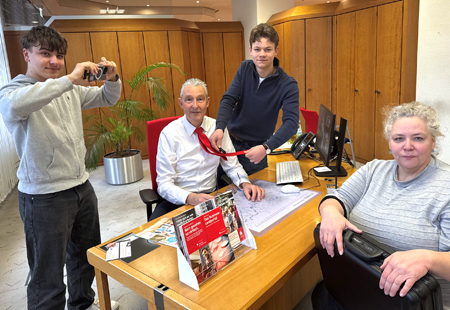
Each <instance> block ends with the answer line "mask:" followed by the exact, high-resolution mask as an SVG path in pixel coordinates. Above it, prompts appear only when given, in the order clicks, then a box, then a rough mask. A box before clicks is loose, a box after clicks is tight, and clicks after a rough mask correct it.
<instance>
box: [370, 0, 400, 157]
mask: <svg viewBox="0 0 450 310" xmlns="http://www.w3.org/2000/svg"><path fill="white" fill-rule="evenodd" d="M402 21H403V2H402V1H399V2H394V3H390V4H385V5H380V6H379V7H378V19H377V67H376V70H377V73H376V85H375V87H376V110H375V113H376V114H375V126H374V127H375V158H378V159H391V158H392V155H390V154H389V146H388V143H387V141H386V140H385V139H384V137H383V124H382V122H383V115H382V109H383V108H384V107H386V106H393V105H398V104H399V100H400V69H401V52H402V50H401V48H402Z"/></svg>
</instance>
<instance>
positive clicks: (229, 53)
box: [223, 32, 244, 89]
mask: <svg viewBox="0 0 450 310" xmlns="http://www.w3.org/2000/svg"><path fill="white" fill-rule="evenodd" d="M242 44H243V38H242V34H241V33H240V32H230V33H224V34H223V54H224V58H225V84H226V89H228V88H229V87H230V84H231V82H232V81H233V79H234V75H235V74H236V71H237V70H238V69H239V67H240V66H241V63H242V60H244V54H243V51H244V50H243V46H242Z"/></svg>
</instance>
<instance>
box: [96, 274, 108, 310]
mask: <svg viewBox="0 0 450 310" xmlns="http://www.w3.org/2000/svg"><path fill="white" fill-rule="evenodd" d="M95 279H96V281H97V292H98V299H99V301H100V309H101V310H111V297H110V296H109V285H108V276H107V275H106V273H103V272H101V271H100V270H99V269H97V268H95Z"/></svg>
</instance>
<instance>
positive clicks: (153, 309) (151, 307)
mask: <svg viewBox="0 0 450 310" xmlns="http://www.w3.org/2000/svg"><path fill="white" fill-rule="evenodd" d="M148 310H156V305H155V304H154V303H153V302H151V301H149V302H148Z"/></svg>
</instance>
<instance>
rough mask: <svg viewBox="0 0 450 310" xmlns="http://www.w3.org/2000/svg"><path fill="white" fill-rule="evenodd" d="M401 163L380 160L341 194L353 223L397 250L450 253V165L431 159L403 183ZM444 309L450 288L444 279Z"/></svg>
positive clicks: (360, 172) (350, 181)
mask: <svg viewBox="0 0 450 310" xmlns="http://www.w3.org/2000/svg"><path fill="white" fill-rule="evenodd" d="M396 171H397V162H396V161H395V160H390V161H384V160H383V161H382V160H374V161H372V162H370V163H368V164H367V165H365V166H364V167H362V168H360V169H358V171H356V172H355V173H354V174H353V175H352V176H351V177H350V178H349V179H348V180H347V181H346V182H345V183H344V184H343V185H342V187H341V188H340V189H338V191H337V194H336V196H337V198H339V199H340V200H341V201H342V202H343V203H344V205H345V209H346V212H347V214H348V218H349V220H350V222H352V223H353V224H355V225H356V226H357V227H358V228H359V229H361V230H363V231H364V232H365V233H367V234H369V235H371V236H372V237H374V238H375V239H376V240H378V241H380V242H382V243H384V244H386V245H388V246H390V247H392V248H393V249H395V250H411V249H428V250H433V251H440V252H449V251H450V191H449V188H450V166H449V165H447V164H445V163H444V162H442V161H440V160H438V159H436V158H435V157H434V156H433V157H432V158H431V161H430V163H429V164H428V166H427V167H426V168H425V169H424V170H423V171H422V172H421V173H420V174H419V175H418V176H416V177H415V178H414V179H412V180H410V181H407V182H400V181H398V179H397V173H396ZM438 280H439V283H440V284H441V289H442V296H443V298H444V309H450V283H449V282H448V281H446V280H444V279H438Z"/></svg>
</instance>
